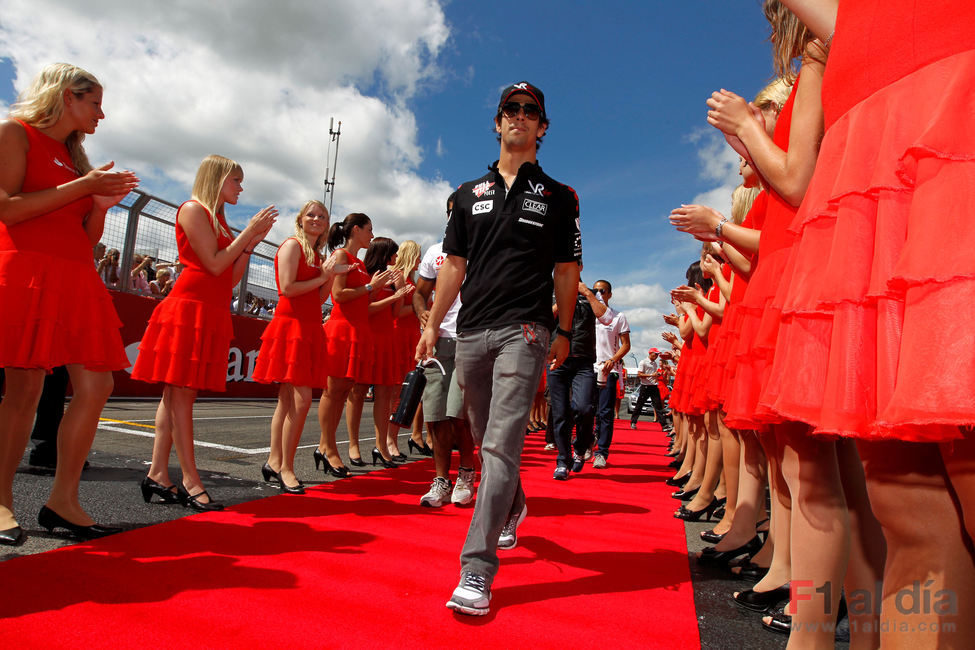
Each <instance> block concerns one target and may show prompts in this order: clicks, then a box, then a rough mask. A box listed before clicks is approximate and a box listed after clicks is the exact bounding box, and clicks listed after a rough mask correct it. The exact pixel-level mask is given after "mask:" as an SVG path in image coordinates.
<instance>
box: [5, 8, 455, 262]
mask: <svg viewBox="0 0 975 650" xmlns="http://www.w3.org/2000/svg"><path fill="white" fill-rule="evenodd" d="M0 15H2V16H3V19H2V22H0V56H3V57H6V58H8V59H10V60H11V61H12V62H13V65H14V67H15V70H16V75H17V76H16V79H15V86H16V87H17V89H18V90H20V89H22V88H23V87H24V86H26V84H27V83H29V81H30V79H31V78H32V77H33V76H34V75H35V74H36V73H37V72H38V70H40V68H41V67H42V66H43V65H45V64H47V63H50V62H52V61H69V62H71V63H75V64H76V65H80V66H82V67H84V68H86V69H87V70H89V71H90V72H92V73H93V74H95V75H96V76H97V77H98V78H99V80H100V81H101V82H102V83H103V84H104V85H105V88H106V91H105V100H104V109H105V113H106V115H107V119H106V120H105V121H104V122H103V124H102V125H100V126H99V129H98V133H97V134H96V135H95V136H93V137H92V138H91V139H90V140H89V141H88V143H87V148H88V152H89V155H90V157H91V158H92V160H93V161H103V160H107V159H110V158H111V159H115V160H116V161H118V164H119V165H120V166H124V167H128V168H131V169H134V170H136V171H137V172H138V173H139V174H140V176H142V177H143V179H144V180H146V181H147V182H148V183H150V184H152V185H153V187H163V188H166V190H167V191H172V188H174V187H178V188H182V190H181V194H178V195H175V196H173V195H169V196H164V197H163V198H165V199H168V200H171V201H175V202H180V201H182V200H183V199H184V198H186V196H187V194H188V191H189V186H190V184H191V183H192V179H193V176H194V174H195V171H196V167H197V166H198V164H199V161H200V160H201V159H202V158H203V157H204V156H206V155H207V154H210V153H220V154H223V155H226V156H229V157H231V158H234V159H236V160H238V161H239V162H240V163H241V165H242V166H243V167H244V171H245V181H244V187H245V192H244V195H242V197H241V200H242V202H245V203H246V204H248V205H263V204H267V203H274V204H276V205H277V206H278V207H279V208H280V209H281V210H282V218H281V219H279V222H278V224H277V225H276V226H275V230H274V231H273V232H272V235H271V239H277V240H280V239H282V238H284V237H286V236H287V233H288V232H289V231H290V229H291V215H292V214H293V212H294V211H295V210H296V209H297V207H299V206H300V205H301V204H302V203H304V201H305V200H307V199H308V198H318V197H321V194H322V177H323V172H324V167H325V164H324V163H325V150H326V145H327V144H328V125H329V118H330V117H332V116H334V117H335V118H336V119H339V120H342V137H341V141H340V144H341V151H340V155H339V164H338V169H337V175H336V194H335V204H334V206H333V207H334V209H333V212H334V213H335V215H336V217H341V216H342V215H344V214H346V213H347V212H351V211H361V212H366V213H367V214H369V215H370V216H372V217H373V221H374V223H375V226H376V231H377V234H384V235H392V236H393V237H399V238H402V237H403V235H412V236H413V238H416V239H423V240H424V242H421V243H431V242H433V241H434V240H436V239H437V238H438V236H439V235H440V233H441V232H442V229H443V224H442V210H441V204H442V202H443V200H444V197H445V196H446V195H447V194H448V193H449V192H450V189H451V188H450V184H449V183H447V182H446V181H444V180H441V179H432V180H431V179H425V178H422V177H421V176H420V175H419V174H418V173H417V171H416V170H417V169H418V165H419V163H420V161H421V157H422V152H421V149H420V147H419V145H418V142H417V124H416V120H415V118H414V115H413V114H412V113H411V112H410V111H409V110H408V108H407V102H408V100H409V99H410V98H411V97H412V96H413V95H414V93H415V92H416V91H417V88H418V87H420V86H422V85H423V84H425V83H430V82H432V81H434V80H436V79H437V78H438V76H439V75H440V71H439V69H438V68H437V65H436V63H437V57H438V54H439V53H440V52H441V50H442V48H443V47H444V45H445V43H446V42H447V39H448V36H449V32H450V30H449V26H448V25H447V23H446V20H445V17H444V14H443V11H442V9H441V7H440V5H439V3H438V2H436V1H435V0H357V1H356V2H352V1H345V2H328V3H320V2H313V1H293V2H287V3H270V2H261V1H259V0H238V1H235V2H229V1H214V2H197V1H195V0H173V1H170V2H155V3H149V2H124V1H118V0H89V1H87V2H84V3H76V2H68V1H67V0H30V2H28V1H26V0H0Z"/></svg>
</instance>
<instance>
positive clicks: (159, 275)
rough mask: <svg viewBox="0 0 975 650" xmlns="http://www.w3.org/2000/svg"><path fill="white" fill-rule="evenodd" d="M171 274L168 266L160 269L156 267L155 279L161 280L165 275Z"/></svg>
mask: <svg viewBox="0 0 975 650" xmlns="http://www.w3.org/2000/svg"><path fill="white" fill-rule="evenodd" d="M172 274H173V272H172V271H170V270H169V269H168V268H166V267H163V268H161V269H156V280H161V279H163V278H164V277H166V276H171V275H172Z"/></svg>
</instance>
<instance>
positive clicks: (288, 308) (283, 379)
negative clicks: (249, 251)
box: [252, 237, 326, 388]
mask: <svg viewBox="0 0 975 650" xmlns="http://www.w3.org/2000/svg"><path fill="white" fill-rule="evenodd" d="M291 239H295V238H294V237H292V238H291ZM295 241H298V240H297V239H295ZM299 252H300V255H299V257H300V260H299V262H298V272H297V274H296V275H295V281H296V282H303V281H305V280H312V279H314V278H317V277H318V276H319V275H321V273H322V268H321V263H322V259H321V257H320V256H319V255H318V254H317V253H316V254H315V264H313V265H310V264H308V262H307V261H306V260H305V253H304V251H303V250H301V249H299ZM280 255H281V248H278V254H277V255H275V256H274V277H275V279H276V280H277V284H278V306H277V307H276V308H275V310H274V317H273V318H271V322H270V323H268V326H267V327H266V328H265V329H264V333H263V334H262V335H261V351H260V353H259V354H258V355H257V363H256V364H255V365H254V372H253V374H252V377H253V379H254V381H258V382H261V383H262V384H269V383H271V382H278V383H282V384H291V385H293V386H311V387H312V388H324V386H325V382H326V375H325V332H324V330H323V329H322V300H321V297H320V294H319V288H317V287H316V288H315V289H312V290H311V291H306V292H305V293H303V294H301V295H299V296H294V297H291V298H289V297H287V296H285V295H284V294H282V293H281V280H280V278H279V277H278V257H279V256H280Z"/></svg>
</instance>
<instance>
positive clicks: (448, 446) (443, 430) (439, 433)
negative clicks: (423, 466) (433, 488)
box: [427, 419, 454, 481]
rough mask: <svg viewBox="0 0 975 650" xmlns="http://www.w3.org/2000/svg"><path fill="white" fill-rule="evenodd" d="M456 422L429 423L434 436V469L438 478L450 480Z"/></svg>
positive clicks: (449, 420) (428, 427)
mask: <svg viewBox="0 0 975 650" xmlns="http://www.w3.org/2000/svg"><path fill="white" fill-rule="evenodd" d="M453 422H454V420H452V419H447V420H439V421H437V422H427V430H428V431H429V432H430V434H431V435H432V436H433V467H434V469H435V471H436V473H437V477H438V478H442V479H446V480H448V481H449V480H450V455H451V453H452V451H453V448H454V427H453Z"/></svg>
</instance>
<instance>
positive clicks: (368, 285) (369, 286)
mask: <svg viewBox="0 0 975 650" xmlns="http://www.w3.org/2000/svg"><path fill="white" fill-rule="evenodd" d="M366 293H372V285H371V284H366Z"/></svg>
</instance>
